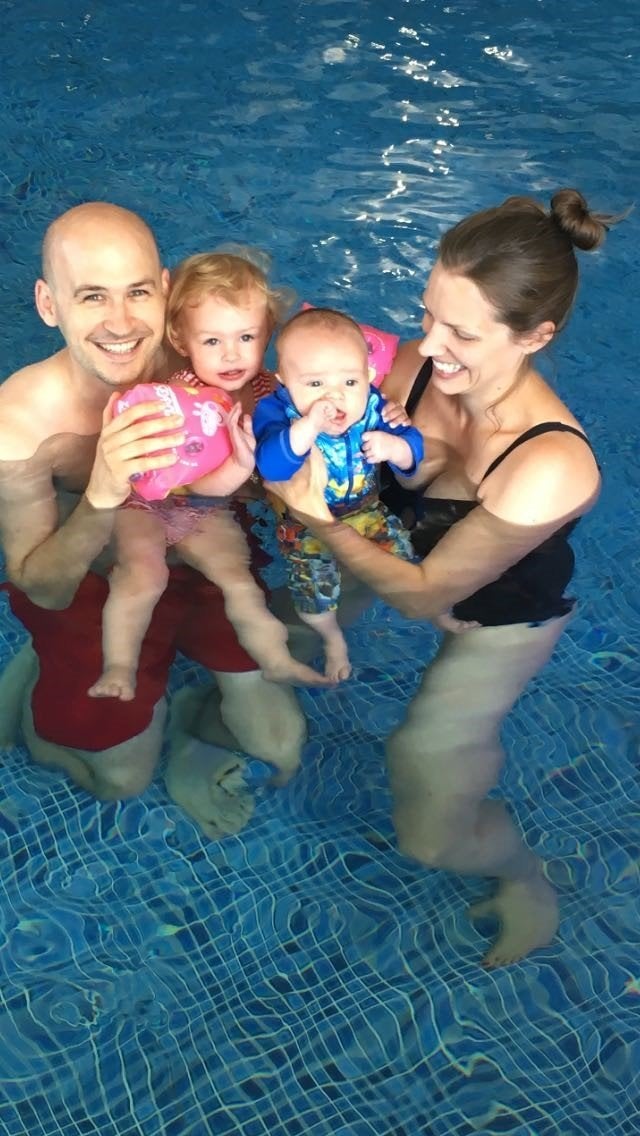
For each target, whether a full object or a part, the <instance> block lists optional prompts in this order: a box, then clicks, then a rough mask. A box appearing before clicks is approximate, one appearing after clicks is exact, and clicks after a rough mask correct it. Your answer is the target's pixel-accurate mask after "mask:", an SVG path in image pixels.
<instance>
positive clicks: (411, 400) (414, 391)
mask: <svg viewBox="0 0 640 1136" xmlns="http://www.w3.org/2000/svg"><path fill="white" fill-rule="evenodd" d="M432 370H433V363H432V361H431V359H425V361H424V363H423V364H422V366H421V368H420V370H419V371H418V374H417V375H416V377H415V379H414V380H413V386H412V387H411V390H410V391H409V397H408V399H407V405H406V406H405V410H406V412H407V414H408V415H409V418H411V416H412V414H413V412H414V410H415V408H416V406H417V405H418V403H419V402H420V399H421V398H422V396H423V394H424V392H425V391H426V389H427V385H428V382H429V379H430V378H431V372H432Z"/></svg>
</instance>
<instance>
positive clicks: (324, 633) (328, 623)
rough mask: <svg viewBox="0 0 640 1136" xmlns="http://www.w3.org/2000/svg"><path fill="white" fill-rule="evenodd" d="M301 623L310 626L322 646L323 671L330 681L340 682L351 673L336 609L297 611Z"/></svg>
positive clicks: (346, 648)
mask: <svg viewBox="0 0 640 1136" xmlns="http://www.w3.org/2000/svg"><path fill="white" fill-rule="evenodd" d="M298 615H299V616H300V619H301V620H302V621H303V623H306V624H307V625H308V626H309V627H312V628H313V630H314V631H317V632H318V635H319V636H320V638H321V639H322V643H323V646H324V673H325V675H326V676H327V678H328V679H329V680H330V681H331V682H342V681H343V680H344V679H345V678H349V675H350V674H351V662H350V661H349V649H348V647H347V640H346V639H345V637H344V635H343V633H342V628H341V627H340V624H339V623H338V616H337V612H336V609H335V608H333V609H331V610H330V611H314V612H311V611H298Z"/></svg>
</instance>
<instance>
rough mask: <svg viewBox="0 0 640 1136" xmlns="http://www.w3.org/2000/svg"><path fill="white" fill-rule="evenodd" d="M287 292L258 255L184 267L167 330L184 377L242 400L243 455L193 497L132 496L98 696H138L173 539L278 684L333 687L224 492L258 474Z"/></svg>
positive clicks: (211, 258)
mask: <svg viewBox="0 0 640 1136" xmlns="http://www.w3.org/2000/svg"><path fill="white" fill-rule="evenodd" d="M282 308H283V298H282V295H281V294H280V293H278V292H277V291H275V290H273V289H272V288H270V286H269V284H268V282H267V279H266V277H265V275H264V273H263V272H262V271H261V270H260V269H259V268H258V267H257V266H256V265H255V264H253V263H252V262H250V261H248V260H245V259H244V258H242V257H239V256H235V255H231V254H229V253H202V254H199V255H197V256H192V257H189V258H188V259H187V260H185V261H183V262H182V264H180V265H179V266H178V268H177V269H176V271H175V274H174V277H173V283H172V288H171V293H170V296H169V302H168V308H167V335H168V338H169V340H170V342H171V344H172V345H173V347H174V348H175V349H176V350H177V351H178V353H179V354H180V355H182V356H184V357H185V359H187V360H188V367H187V368H186V369H184V370H182V371H179V372H177V373H176V374H175V375H173V376H172V378H171V380H170V381H171V383H172V384H177V383H183V384H185V385H187V386H190V387H193V386H202V387H206V386H213V387H217V388H218V389H219V390H222V391H225V392H226V393H227V394H228V395H230V397H231V399H232V400H233V402H234V403H235V405H234V408H233V410H232V411H231V413H230V415H229V422H228V428H229V433H230V437H231V441H232V446H233V453H232V454H231V456H230V457H229V458H227V460H226V461H225V462H224V463H223V464H222V465H221V466H220V467H219V468H218V469H216V470H214V471H213V472H212V473H208V474H205V475H204V476H202V477H200V478H199V479H198V480H197V481H195V482H193V484H192V485H190V486H189V487H188V490H187V494H186V495H182V494H175V495H173V494H172V495H170V496H169V497H168V498H167V499H166V500H163V501H155V502H148V501H145V500H143V499H142V497H140V496H137V495H136V493H135V488H134V489H133V491H132V494H131V497H130V498H129V499H128V501H127V502H125V504H124V506H123V507H122V508H121V509H120V510H119V512H118V516H117V518H116V523H115V529H114V536H115V546H116V560H115V564H114V567H113V570H112V573H111V577H110V581H109V597H108V599H107V602H106V604H105V607H104V613H103V673H102V675H101V676H100V678H99V679H98V681H97V682H96V683H94V684H93V686H92V687H91V688H90V689H89V694H90V695H92V696H93V697H95V698H119V699H121V700H122V701H125V702H126V701H130V700H131V699H133V698H134V696H135V689H136V671H137V667H138V659H139V654H140V647H141V644H142V640H143V638H144V635H145V633H146V631H147V628H148V626H149V623H150V620H151V616H152V614H153V609H154V607H155V605H156V603H157V601H158V599H159V598H160V596H161V595H162V593H163V591H164V589H165V588H166V585H167V579H168V568H167V564H166V552H167V546H168V545H170V546H172V547H173V548H174V549H175V551H176V552H177V554H178V556H179V557H180V559H181V560H183V561H184V562H185V563H186V564H190V565H191V566H192V567H194V568H197V569H198V571H200V572H202V574H203V575H204V576H206V577H207V579H209V580H211V581H213V583H214V584H217V585H218V587H219V588H220V589H221V591H222V593H223V595H224V600H225V610H226V613H227V616H228V618H229V620H230V621H231V623H232V624H233V626H234V627H235V629H236V632H237V635H238V639H239V640H240V643H241V644H242V646H243V647H244V648H245V649H246V650H247V651H248V652H249V653H250V654H251V655H252V656H253V658H254V659H255V660H256V662H257V664H258V666H259V667H260V668H261V670H262V671H263V674H264V677H265V678H267V679H270V680H271V681H280V682H300V683H313V684H322V683H324V682H325V680H324V679H323V678H322V676H320V675H318V674H317V673H316V672H315V671H313V670H312V669H311V668H310V667H307V666H305V665H304V664H303V663H299V662H297V661H296V660H295V659H294V658H292V656H291V655H290V653H289V651H288V649H287V631H286V628H285V627H284V625H283V624H282V623H280V621H279V620H278V619H276V618H275V616H273V615H272V614H271V613H270V612H269V610H268V609H267V605H266V602H265V596H264V593H263V591H262V589H261V588H260V586H259V585H258V583H257V582H256V580H255V579H254V577H253V576H252V574H251V571H250V567H249V559H250V553H249V549H248V546H247V542H246V540H245V536H244V533H243V532H242V529H241V528H240V526H239V524H238V523H237V522H236V520H235V519H234V517H233V516H232V514H231V513H230V511H229V510H228V509H225V508H222V507H220V503H219V502H218V503H214V502H212V500H211V498H212V497H228V496H229V495H230V494H232V493H234V492H235V491H236V490H238V489H239V488H240V486H241V485H243V484H244V482H246V481H247V479H248V478H249V477H250V476H251V474H252V472H253V469H254V456H253V454H254V448H255V443H254V439H253V432H252V428H251V419H250V414H251V413H253V411H254V410H255V407H256V404H257V402H258V400H259V399H260V398H261V397H262V396H263V395H264V394H267V393H269V392H270V391H271V390H272V389H273V386H274V383H273V377H272V376H271V375H269V374H268V373H267V372H265V371H264V370H263V358H264V353H265V350H266V348H267V344H268V342H269V339H270V337H271V333H272V331H273V329H274V327H275V325H276V324H277V323H278V321H279V320H281V318H282V314H283V313H282Z"/></svg>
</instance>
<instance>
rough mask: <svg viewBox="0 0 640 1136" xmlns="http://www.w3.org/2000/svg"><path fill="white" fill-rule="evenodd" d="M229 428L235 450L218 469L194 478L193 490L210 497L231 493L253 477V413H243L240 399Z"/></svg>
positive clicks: (227, 495)
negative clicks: (251, 414)
mask: <svg viewBox="0 0 640 1136" xmlns="http://www.w3.org/2000/svg"><path fill="white" fill-rule="evenodd" d="M227 429H228V431H229V436H230V438H231V445H232V446H233V453H232V454H230V455H229V457H228V458H227V460H226V461H224V462H223V463H222V465H220V466H218V468H217V469H214V470H212V471H211V473H205V474H203V475H202V477H199V478H198V479H197V480H196V481H192V482H191V484H190V485H189V486H188V488H189V489H190V490H191V492H192V493H202V494H203V495H205V496H207V497H229V496H230V495H231V494H232V493H235V491H236V490H237V489H239V488H240V486H241V485H244V483H245V481H246V480H247V478H249V477H251V474H252V473H253V471H254V468H255V457H254V454H255V448H256V440H255V438H254V436H253V427H252V424H251V416H250V415H249V414H243V413H242V407H241V406H240V403H239V402H238V403H236V405H235V406H234V408H233V410H232V411H231V413H230V414H229V419H228V422H227Z"/></svg>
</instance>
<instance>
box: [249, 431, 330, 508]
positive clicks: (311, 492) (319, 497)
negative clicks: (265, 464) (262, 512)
mask: <svg viewBox="0 0 640 1136" xmlns="http://www.w3.org/2000/svg"><path fill="white" fill-rule="evenodd" d="M327 480H328V478H327V467H326V465H325V461H324V458H323V456H322V454H321V453H320V450H319V449H318V447H317V446H312V447H311V453H310V454H309V457H308V458H307V460H306V461H305V463H304V465H303V466H302V467H301V469H299V470H298V472H297V473H294V475H293V477H290V478H289V480H288V481H265V487H266V488H267V489H268V490H269V491H270V492H271V493H275V494H276V496H277V497H279V498H280V500H281V501H284V503H285V505H286V506H287V509H288V510H289V512H290V513H293V514H294V516H297V517H300V518H302V519H303V520H305V521H332V520H333V517H332V516H331V513H330V512H329V509H328V506H327V502H326V501H325V497H324V491H325V489H326V487H327Z"/></svg>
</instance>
